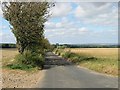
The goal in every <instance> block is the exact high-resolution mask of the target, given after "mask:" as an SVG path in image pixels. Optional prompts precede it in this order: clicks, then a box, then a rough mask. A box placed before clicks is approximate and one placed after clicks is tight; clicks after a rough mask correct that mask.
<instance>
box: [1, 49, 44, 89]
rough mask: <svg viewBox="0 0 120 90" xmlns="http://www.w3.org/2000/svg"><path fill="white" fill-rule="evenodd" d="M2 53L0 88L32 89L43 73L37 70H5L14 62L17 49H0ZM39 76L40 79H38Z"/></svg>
mask: <svg viewBox="0 0 120 90" xmlns="http://www.w3.org/2000/svg"><path fill="white" fill-rule="evenodd" d="M0 52H2V66H3V68H2V88H14V87H15V88H32V87H35V86H36V84H37V83H38V82H39V80H40V79H41V78H42V77H43V73H41V71H39V70H37V69H33V70H31V71H24V70H18V69H15V70H13V69H9V68H5V67H4V66H5V65H8V64H11V63H13V62H14V57H15V55H17V54H18V51H17V49H0ZM40 76H41V77H40Z"/></svg>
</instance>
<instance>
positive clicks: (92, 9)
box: [74, 2, 118, 26]
mask: <svg viewBox="0 0 120 90" xmlns="http://www.w3.org/2000/svg"><path fill="white" fill-rule="evenodd" d="M74 15H75V17H77V18H79V19H80V20H82V21H83V22H84V23H88V24H97V25H112V26H113V25H114V26H117V20H118V10H117V4H115V5H114V4H113V3H104V4H103V3H101V2H99V3H97V2H96V3H79V4H78V6H77V8H76V10H75V11H74Z"/></svg>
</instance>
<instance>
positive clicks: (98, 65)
mask: <svg viewBox="0 0 120 90" xmlns="http://www.w3.org/2000/svg"><path fill="white" fill-rule="evenodd" d="M66 50H70V51H71V52H73V53H76V54H79V55H80V56H86V57H90V56H93V57H95V58H97V60H85V61H82V62H81V63H80V65H81V66H83V67H87V68H89V69H92V70H95V71H98V72H102V73H106V74H111V75H115V76H116V75H118V48H74V49H73V48H70V49H66Z"/></svg>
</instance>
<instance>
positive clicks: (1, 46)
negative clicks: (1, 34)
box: [0, 44, 16, 48]
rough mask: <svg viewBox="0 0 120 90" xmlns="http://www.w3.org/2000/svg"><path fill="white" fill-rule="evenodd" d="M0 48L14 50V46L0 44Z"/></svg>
mask: <svg viewBox="0 0 120 90" xmlns="http://www.w3.org/2000/svg"><path fill="white" fill-rule="evenodd" d="M0 48H16V44H0Z"/></svg>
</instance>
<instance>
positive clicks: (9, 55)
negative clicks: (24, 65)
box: [0, 48, 18, 66]
mask: <svg viewBox="0 0 120 90" xmlns="http://www.w3.org/2000/svg"><path fill="white" fill-rule="evenodd" d="M0 52H2V65H3V66H5V65H7V64H9V63H12V62H14V57H15V55H17V54H18V51H17V49H16V48H14V49H11V48H8V49H0Z"/></svg>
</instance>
